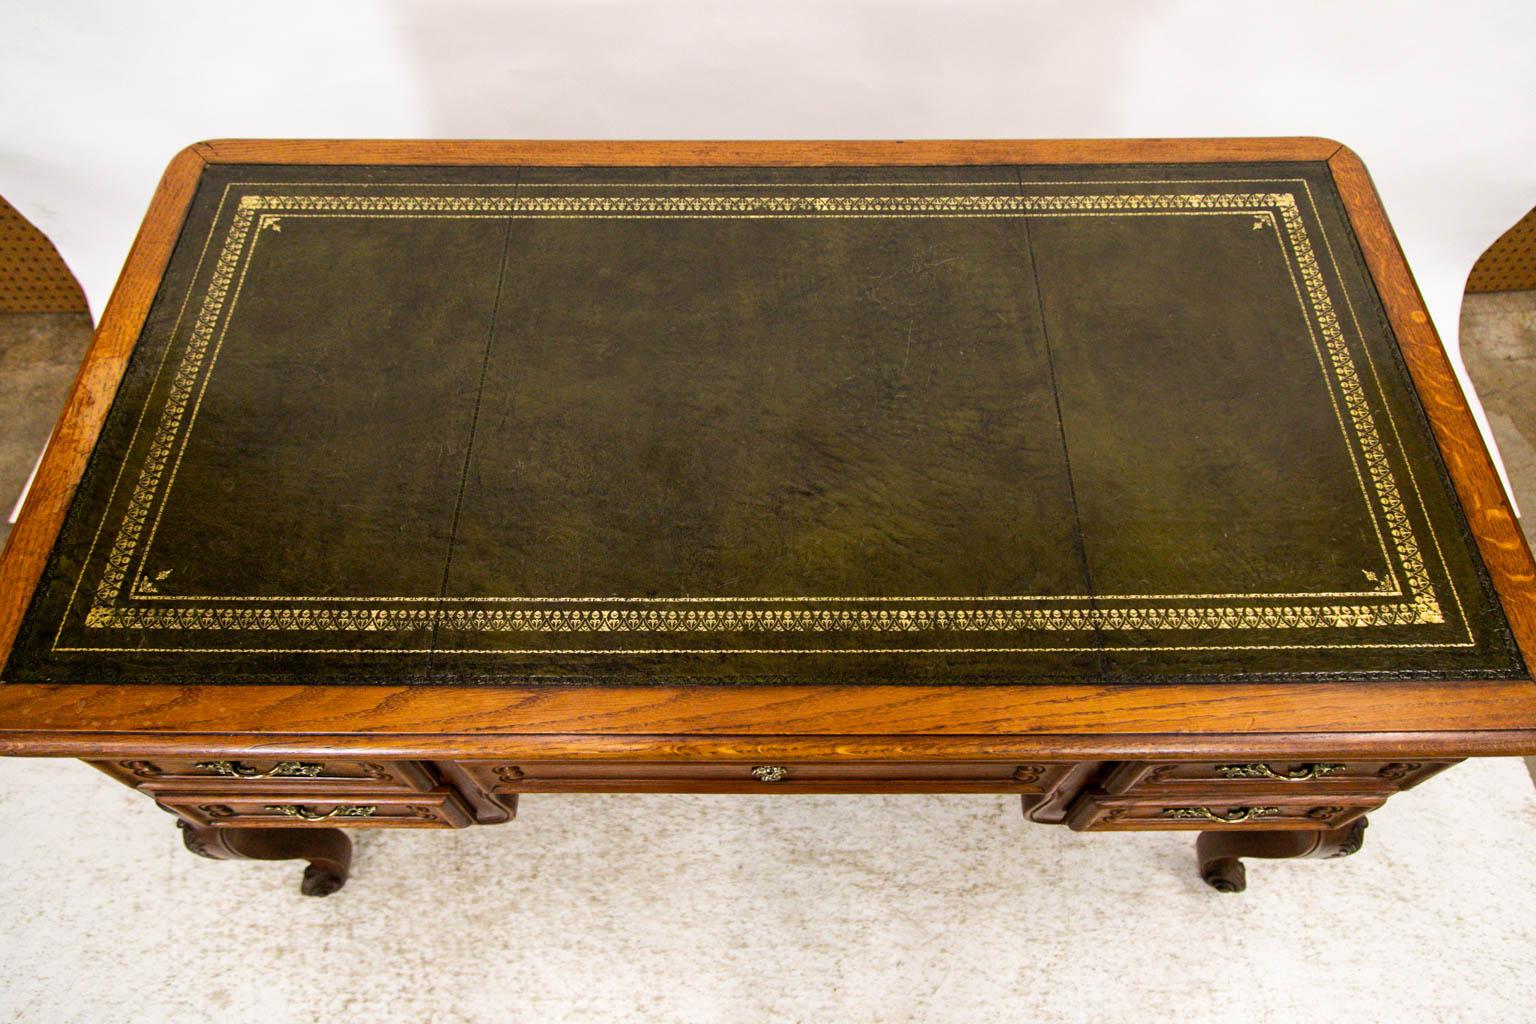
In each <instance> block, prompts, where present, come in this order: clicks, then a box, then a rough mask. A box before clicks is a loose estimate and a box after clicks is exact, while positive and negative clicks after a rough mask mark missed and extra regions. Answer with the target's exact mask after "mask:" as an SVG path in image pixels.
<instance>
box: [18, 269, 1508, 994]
mask: <svg viewBox="0 0 1536 1024" xmlns="http://www.w3.org/2000/svg"><path fill="white" fill-rule="evenodd" d="M1531 310H1532V302H1531V298H1530V297H1526V298H1519V297H1516V298H1509V297H1499V296H1493V297H1478V298H1475V299H1473V300H1472V301H1470V302H1469V303H1468V311H1467V316H1468V318H1469V321H1468V323H1469V326H1470V327H1471V328H1472V330H1471V331H1470V332H1469V331H1466V330H1465V329H1464V335H1463V336H1464V338H1465V339H1466V341H1465V342H1464V344H1466V347H1467V350H1468V352H1467V358H1468V362H1469V364H1471V365H1472V366H1473V373H1474V375H1475V376H1476V377H1477V378H1478V380H1479V383H1482V382H1483V379H1484V378H1487V381H1488V382H1487V383H1486V384H1484V385H1483V386H1484V388H1485V389H1486V390H1485V400H1486V401H1488V403H1489V407H1490V412H1491V413H1493V412H1495V411H1496V410H1501V411H1499V412H1498V414H1497V415H1496V416H1495V420H1494V423H1495V427H1496V429H1499V430H1500V431H1501V432H1502V431H1505V430H1510V429H1513V430H1515V431H1516V432H1517V433H1518V438H1519V444H1524V445H1525V449H1524V450H1525V451H1527V452H1528V451H1529V450H1530V445H1529V444H1528V443H1527V442H1526V441H1525V440H1524V439H1525V438H1531V439H1536V429H1533V427H1536V419H1533V418H1532V412H1531V410H1532V407H1533V406H1532V403H1531V402H1530V401H1529V399H1528V398H1523V397H1522V396H1523V395H1527V394H1530V393H1532V392H1533V391H1536V387H1532V386H1531V384H1529V383H1524V381H1523V379H1524V378H1525V377H1526V376H1527V374H1526V371H1525V370H1524V369H1523V368H1522V362H1523V361H1525V360H1529V359H1530V358H1531V353H1532V351H1533V350H1536V331H1533V329H1532V314H1531ZM0 320H3V318H0ZM45 336H52V338H53V339H54V340H52V341H51V342H50V341H48V340H47V338H46V337H45ZM83 344H84V337H83V333H82V325H81V324H80V323H79V322H78V321H75V322H66V321H63V320H58V321H55V322H53V323H41V322H36V321H34V322H33V323H31V324H29V325H28V324H21V323H19V322H17V321H13V322H12V323H11V324H0V412H3V415H0V503H4V504H5V505H7V507H8V506H9V504H10V503H11V497H10V492H11V491H12V490H14V487H15V486H19V485H20V483H21V481H22V480H23V479H25V477H26V475H27V473H28V472H30V470H31V465H32V461H33V459H35V457H36V454H37V451H38V449H39V448H40V447H41V445H42V443H43V441H44V440H45V439H46V436H47V433H48V430H49V429H50V427H51V424H52V421H53V417H54V416H55V415H56V413H57V409H58V406H59V404H60V403H61V402H62V395H63V391H64V390H65V389H66V388H67V385H68V381H69V378H70V376H71V375H72V373H73V369H74V366H75V364H76V363H77V362H78V355H79V352H80V350H81V348H82V346H83ZM1485 363H1486V364H1487V365H1485ZM1489 366H1491V367H1492V369H1489ZM12 367H15V368H16V369H15V370H14V371H13V370H12ZM1533 368H1536V366H1533ZM1530 376H1531V378H1532V379H1533V380H1536V374H1531V375H1530ZM1523 383H1524V387H1523V388H1522V384H1523ZM31 406H37V407H39V408H31ZM43 406H46V408H43ZM24 407H25V408H24ZM1505 452H1506V457H1508V458H1510V462H1511V469H1512V470H1515V471H1516V486H1517V488H1519V489H1520V490H1521V491H1523V492H1524V494H1525V495H1526V499H1525V500H1526V507H1527V510H1528V511H1530V512H1536V488H1532V487H1531V486H1529V485H1530V484H1532V483H1536V475H1533V474H1532V473H1531V472H1530V467H1531V466H1533V465H1536V458H1528V457H1527V456H1526V455H1524V454H1521V453H1520V450H1519V449H1518V448H1517V450H1516V452H1515V453H1511V451H1510V447H1509V442H1506V448H1505ZM12 481H14V485H13V483H12ZM1371 821H1372V825H1371V828H1370V830H1369V832H1368V834H1367V839H1366V844H1365V849H1364V850H1363V851H1362V852H1361V853H1360V854H1359V855H1357V856H1355V857H1351V858H1349V859H1347V860H1342V861H1334V862H1327V861H1318V862H1312V861H1300V862H1290V863H1270V862H1262V861H1260V862H1254V863H1253V864H1252V865H1251V867H1250V871H1249V878H1250V883H1251V885H1252V888H1251V889H1250V890H1249V891H1248V892H1247V893H1245V894H1243V895H1241V896H1223V895H1220V894H1218V893H1215V892H1213V891H1211V890H1210V889H1208V888H1206V887H1205V886H1204V885H1202V884H1201V883H1200V881H1199V880H1198V878H1197V877H1196V876H1195V873H1194V862H1193V856H1192V852H1191V845H1192V836H1191V835H1186V834H1177V833H1161V834H1140V835H1136V834H1131V835H1080V834H1076V833H1073V832H1070V831H1068V830H1066V829H1062V828H1048V827H1044V826H1037V825H1029V824H1028V823H1026V822H1025V821H1024V820H1023V818H1022V817H1021V815H1020V814H1019V809H1018V803H1017V801H1016V800H1014V799H1011V798H1008V797H1001V796H904V797H783V796H780V797H767V796H764V797H698V796H602V797H581V796H533V797H525V798H524V801H523V813H522V814H521V816H520V817H519V819H518V820H517V821H515V822H513V823H511V824H509V825H505V826H500V827H495V828H479V829H472V830H470V831H468V832H465V833H460V834H442V833H435V832H404V831H396V832H364V833H354V835H357V836H358V840H357V844H358V853H357V862H356V874H355V877H354V880H353V882H352V883H351V884H350V885H349V886H348V888H346V889H345V890H343V891H342V892H341V893H339V894H337V895H335V896H332V897H330V898H329V899H325V900H313V899H304V898H302V897H300V896H298V895H297V893H296V891H295V890H296V886H297V882H298V870H297V868H296V867H294V866H292V865H290V864H218V863H213V862H210V861H205V860H201V859H199V858H196V857H193V856H191V855H190V854H188V853H186V852H185V851H184V850H182V849H181V843H180V841H179V839H178V837H177V835H176V830H175V829H174V827H173V826H172V821H171V819H170V817H168V816H167V815H165V814H163V813H162V812H160V811H158V810H157V809H156V808H155V807H154V806H153V805H152V804H151V803H150V802H149V801H147V800H145V799H143V798H142V797H139V796H137V795H136V794H134V793H131V792H130V791H128V790H127V789H126V788H124V787H122V786H120V785H118V784H117V783H115V782H112V781H110V780H109V779H107V778H106V777H105V776H102V775H100V774H98V773H95V772H93V771H91V770H90V769H88V768H86V767H85V766H83V765H80V764H76V763H72V762H53V761H21V760H14V759H12V760H3V759H0V849H3V852H4V871H0V965H3V973H0V1021H6V1022H9V1021H24V1022H48V1024H63V1022H81V1024H118V1022H123V1024H128V1022H134V1024H137V1022H161V1021H191V1020H198V1021H211V1022H230V1024H234V1022H245V1021H262V1022H264V1024H290V1022H292V1024H299V1022H325V1024H330V1022H345V1021H368V1022H380V1024H383V1022H389V1021H409V1022H413V1024H414V1022H418V1021H428V1020H430V1021H434V1022H437V1021H441V1022H458V1021H465V1022H469V1021H474V1022H480V1021H485V1022H496V1024H521V1022H528V1024H552V1022H567V1021H569V1022H587V1021H592V1022H610V1021H645V1022H650V1021H666V1022H673V1021H677V1022H720V1024H758V1022H780V1021H784V1022H814V1024H843V1022H847V1024H864V1022H909V1021H910V1022H922V1024H944V1022H950V1021H954V1022H963V1024H985V1022H993V1021H997V1022H1009V1024H1012V1022H1015V1021H1040V1022H1046V1024H1049V1022H1058V1021H1059V1022H1089V1021H1091V1022H1094V1024H1100V1022H1103V1024H1114V1022H1121V1021H1124V1022H1135V1024H1142V1022H1146V1021H1163V1020H1169V1021H1180V1022H1184V1024H1229V1022H1232V1021H1244V1022H1254V1024H1263V1022H1273V1024H1290V1022H1300V1021H1304V1020H1332V1019H1335V1018H1338V1017H1341V1016H1342V1017H1345V1018H1347V1019H1349V1020H1351V1021H1359V1022H1361V1024H1374V1022H1391V1024H1395V1022H1399V1021H1413V1022H1417V1021H1438V1022H1460V1021H1466V1022H1477V1024H1485V1022H1488V1021H1528V1020H1536V1011H1533V1010H1532V1009H1531V1005H1530V997H1529V991H1530V988H1531V984H1532V981H1533V978H1536V975H1533V973H1532V971H1531V968H1530V950H1531V949H1532V948H1533V946H1536V896H1533V895H1532V894H1533V892H1536V793H1533V791H1532V789H1531V788H1530V787H1529V786H1528V785H1525V784H1524V773H1523V772H1522V771H1521V768H1520V765H1519V762H1518V761H1517V760H1515V759H1500V760H1481V761H1474V762H1470V763H1468V764H1466V765H1463V766H1461V767H1460V768H1458V769H1455V770H1453V771H1451V772H1449V773H1447V774H1446V775H1445V776H1443V777H1441V778H1437V779H1433V780H1431V781H1430V782H1428V783H1426V784H1425V785H1424V786H1423V787H1421V788H1420V789H1418V790H1415V791H1413V792H1411V793H1407V794H1404V795H1403V796H1400V797H1398V798H1396V799H1394V800H1393V801H1392V803H1391V804H1390V805H1389V806H1388V807H1386V808H1384V809H1383V810H1382V811H1380V812H1379V813H1377V814H1373V815H1372V816H1371Z"/></svg>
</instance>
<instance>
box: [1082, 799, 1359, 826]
mask: <svg viewBox="0 0 1536 1024" xmlns="http://www.w3.org/2000/svg"><path fill="white" fill-rule="evenodd" d="M1386 800H1387V798H1386V796H1384V795H1374V794H1351V795H1349V796H1341V795H1339V796H1336V795H1332V794H1321V793H1304V794H1300V795H1296V796H1254V797H1245V798H1234V796H1233V795H1232V794H1231V793H1229V792H1224V791H1223V792H1214V793H1213V792H1206V793H1204V794H1189V795H1182V794H1180V795H1172V794H1170V795H1168V796H1166V797H1164V798H1163V799H1159V800H1148V799H1147V798H1146V797H1144V796H1137V797H1124V796H1111V795H1109V794H1105V793H1085V794H1083V795H1082V796H1081V797H1079V798H1078V800H1077V803H1075V804H1073V805H1072V811H1071V813H1070V814H1068V815H1067V824H1068V825H1069V826H1070V827H1072V828H1074V829H1076V830H1077V831H1079V832H1138V831H1170V830H1187V829H1198V830H1201V831H1227V830H1232V829H1245V828H1251V829H1320V828H1326V829H1332V828H1338V827H1340V826H1341V825H1346V824H1348V823H1349V822H1351V821H1354V820H1355V819H1356V818H1358V817H1360V815H1362V814H1364V813H1366V812H1367V811H1370V810H1372V809H1374V808H1377V807H1380V806H1381V805H1382V804H1384V803H1386Z"/></svg>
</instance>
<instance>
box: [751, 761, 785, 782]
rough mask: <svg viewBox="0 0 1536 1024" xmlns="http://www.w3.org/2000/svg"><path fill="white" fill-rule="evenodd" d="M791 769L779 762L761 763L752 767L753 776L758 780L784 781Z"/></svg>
mask: <svg viewBox="0 0 1536 1024" xmlns="http://www.w3.org/2000/svg"><path fill="white" fill-rule="evenodd" d="M788 774H789V769H788V768H785V767H784V766H783V765H778V764H760V765H758V766H757V767H756V768H753V769H752V777H753V778H754V779H756V780H757V781H758V782H783V781H784V776H786V775H788Z"/></svg>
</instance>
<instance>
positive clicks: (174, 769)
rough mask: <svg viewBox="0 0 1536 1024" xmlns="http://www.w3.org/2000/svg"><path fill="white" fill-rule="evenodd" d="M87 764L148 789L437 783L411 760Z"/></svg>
mask: <svg viewBox="0 0 1536 1024" xmlns="http://www.w3.org/2000/svg"><path fill="white" fill-rule="evenodd" d="M91 763H92V764H93V765H95V766H96V767H97V768H100V769H101V770H102V771H104V772H106V773H107V774H108V775H112V776H114V777H116V778H117V779H119V780H121V781H123V782H126V783H127V784H128V785H130V786H135V787H137V788H140V789H150V790H156V789H165V788H175V787H177V786H181V785H184V784H196V785H197V786H200V787H201V786H203V785H206V784H208V783H214V784H217V785H218V786H220V787H221V788H229V787H231V786H233V787H235V788H236V789H245V788H251V789H259V790H261V791H262V792H267V791H269V790H273V791H275V790H281V791H285V792H288V791H309V790H315V789H324V788H331V789H334V788H336V786H337V784H338V783H339V784H341V785H344V786H346V787H347V788H348V789H350V790H370V791H372V790H403V791H408V792H418V793H424V792H427V791H429V790H431V789H432V788H433V787H434V785H435V784H434V783H433V781H432V777H431V776H430V775H429V774H427V771H426V769H425V768H423V767H422V766H421V765H420V764H418V763H416V762H415V761H338V760H333V759H331V758H328V757H306V758H297V757H288V758H271V757H267V758H262V757H244V758H217V757H184V758H176V757H166V758H160V757H157V758H155V759H153V760H141V761H132V760H130V761H92V762H91Z"/></svg>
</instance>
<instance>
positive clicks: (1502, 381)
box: [1461, 291, 1536, 780]
mask: <svg viewBox="0 0 1536 1024" xmlns="http://www.w3.org/2000/svg"><path fill="white" fill-rule="evenodd" d="M1461 358H1462V361H1463V362H1465V363H1466V366H1467V376H1469V377H1471V378H1472V384H1473V386H1474V387H1476V388H1477V396H1478V399H1479V400H1480V401H1481V402H1482V403H1483V409H1484V410H1485V411H1486V412H1487V413H1488V424H1489V426H1491V427H1493V437H1494V440H1495V441H1497V442H1498V444H1499V454H1500V456H1501V457H1502V458H1503V459H1504V468H1505V470H1506V471H1508V473H1509V482H1510V486H1511V487H1512V488H1514V492H1515V500H1516V501H1517V502H1519V504H1520V512H1521V517H1520V525H1521V526H1522V527H1523V528H1524V530H1525V539H1526V542H1527V543H1529V544H1531V545H1532V546H1536V291H1521V292H1489V293H1487V294H1483V295H1468V296H1467V297H1466V299H1465V300H1464V301H1463V303H1462V306H1461ZM1525 765H1526V767H1527V768H1528V769H1529V770H1530V773H1531V778H1532V779H1533V780H1536V757H1530V758H1526V761H1525Z"/></svg>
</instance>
